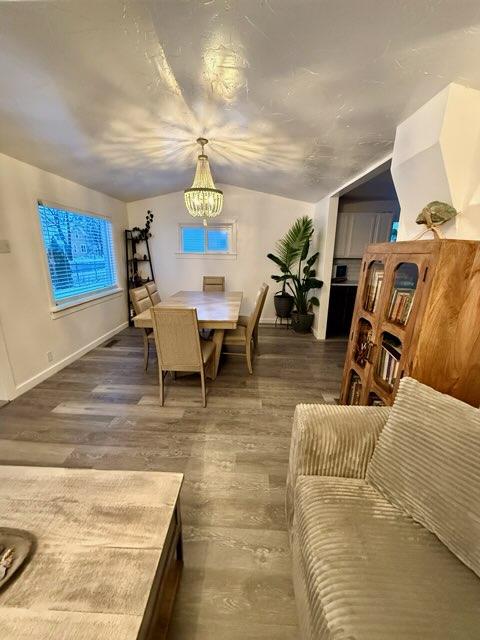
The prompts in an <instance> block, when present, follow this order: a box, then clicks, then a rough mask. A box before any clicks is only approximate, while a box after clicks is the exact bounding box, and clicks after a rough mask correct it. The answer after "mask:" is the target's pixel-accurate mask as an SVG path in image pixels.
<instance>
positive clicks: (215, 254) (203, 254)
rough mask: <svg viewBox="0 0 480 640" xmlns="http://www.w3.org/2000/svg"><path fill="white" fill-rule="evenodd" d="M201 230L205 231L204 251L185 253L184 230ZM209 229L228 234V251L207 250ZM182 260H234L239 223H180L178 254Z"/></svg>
mask: <svg viewBox="0 0 480 640" xmlns="http://www.w3.org/2000/svg"><path fill="white" fill-rule="evenodd" d="M185 228H199V229H203V230H204V239H203V251H184V249H183V245H182V235H183V229H185ZM208 229H222V230H226V231H227V232H228V238H229V247H228V251H209V250H208V248H207V231H208ZM176 255H177V257H180V258H220V259H221V258H232V257H233V258H234V257H235V256H236V255H237V223H236V221H235V220H233V221H229V222H226V221H224V222H217V223H215V222H212V223H210V224H208V225H204V224H203V223H202V222H179V223H178V250H177V253H176Z"/></svg>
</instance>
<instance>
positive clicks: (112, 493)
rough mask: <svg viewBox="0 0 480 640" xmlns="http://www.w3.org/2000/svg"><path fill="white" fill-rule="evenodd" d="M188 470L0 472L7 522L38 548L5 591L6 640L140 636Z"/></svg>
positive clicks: (1, 596)
mask: <svg viewBox="0 0 480 640" xmlns="http://www.w3.org/2000/svg"><path fill="white" fill-rule="evenodd" d="M182 481H183V475H182V474H181V473H162V472H142V471H97V470H92V469H63V468H52V467H44V468H41V467H22V466H1V467H0V513H1V522H2V526H8V527H16V528H20V529H27V530H28V531H30V532H31V533H33V534H34V535H35V536H36V538H37V549H36V551H35V553H34V555H33V557H32V558H31V560H30V562H29V563H28V565H27V566H26V567H25V569H24V570H23V572H22V573H21V574H20V575H19V577H18V579H15V580H14V581H13V582H12V583H11V584H10V585H9V586H8V587H7V588H6V589H4V590H3V591H1V592H0V638H2V640H23V639H29V640H30V639H31V638H35V640H47V639H48V640H51V639H54V638H55V639H57V638H58V639H60V638H65V639H67V638H68V639H69V640H94V639H95V640H103V639H105V640H106V639H107V638H108V639H111V638H115V640H135V639H136V638H137V637H138V634H139V630H140V627H141V624H142V620H143V617H144V613H145V609H146V606H147V602H148V599H149V596H150V592H151V589H152V584H153V582H154V578H155V575H156V572H157V567H158V565H159V559H160V557H161V555H162V550H163V547H164V543H165V540H166V536H167V532H168V530H169V526H170V523H171V520H172V517H173V514H174V512H175V506H176V504H177V499H178V496H179V492H180V488H181V485H182Z"/></svg>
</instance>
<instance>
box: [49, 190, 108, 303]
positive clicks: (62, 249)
mask: <svg viewBox="0 0 480 640" xmlns="http://www.w3.org/2000/svg"><path fill="white" fill-rule="evenodd" d="M38 213H39V216H40V226H41V230H42V237H43V244H44V248H45V254H46V258H47V263H48V271H49V275H50V285H51V291H52V298H53V300H54V302H55V304H56V305H58V304H63V303H66V302H68V301H70V300H72V301H77V300H81V299H82V298H84V297H85V298H86V297H89V296H91V295H92V294H94V293H99V292H105V293H107V292H108V290H109V289H114V288H116V286H117V274H116V269H115V253H114V247H113V239H112V223H111V221H110V220H108V219H107V218H102V217H100V216H95V215H93V214H88V213H80V212H78V211H71V210H69V209H65V208H63V207H61V208H60V207H58V206H51V205H48V204H45V203H44V202H41V201H39V202H38Z"/></svg>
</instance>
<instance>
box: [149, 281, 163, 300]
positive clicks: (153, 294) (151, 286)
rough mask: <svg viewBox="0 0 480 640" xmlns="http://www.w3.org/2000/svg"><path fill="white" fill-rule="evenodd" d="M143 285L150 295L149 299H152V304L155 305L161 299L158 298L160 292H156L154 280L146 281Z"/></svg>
mask: <svg viewBox="0 0 480 640" xmlns="http://www.w3.org/2000/svg"><path fill="white" fill-rule="evenodd" d="M145 287H146V289H147V292H148V295H149V296H150V300H151V301H152V305H153V306H155V305H156V304H159V303H160V302H161V301H162V299H161V298H160V294H159V293H158V289H157V285H156V284H155V281H154V280H152V281H151V282H147V284H146V285H145Z"/></svg>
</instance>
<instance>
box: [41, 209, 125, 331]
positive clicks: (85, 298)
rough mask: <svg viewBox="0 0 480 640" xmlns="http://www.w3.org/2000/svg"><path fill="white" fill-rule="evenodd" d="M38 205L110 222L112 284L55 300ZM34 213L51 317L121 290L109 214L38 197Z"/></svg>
mask: <svg viewBox="0 0 480 640" xmlns="http://www.w3.org/2000/svg"><path fill="white" fill-rule="evenodd" d="M39 206H46V207H50V208H52V209H60V210H62V211H68V212H70V213H72V214H74V215H75V214H78V215H81V216H89V217H92V218H101V219H103V220H106V221H107V222H109V223H110V234H111V248H112V256H111V259H112V264H113V267H114V272H115V273H114V275H115V282H114V284H113V285H112V286H109V287H103V288H102V289H94V290H92V291H88V292H84V293H81V294H78V295H76V296H70V297H68V298H65V299H64V300H58V301H57V300H55V294H54V288H53V283H52V275H51V273H50V265H49V262H48V251H47V246H46V244H45V237H44V234H43V227H42V221H41V218H40V211H39ZM35 214H36V219H37V225H38V233H39V236H40V238H39V240H40V249H41V252H42V260H43V267H44V275H45V281H46V286H47V290H48V296H49V301H50V313H51V316H52V318H54V319H55V318H58V317H62V316H63V315H67V314H69V313H72V312H73V311H76V309H74V307H82V308H85V307H87V306H91V305H93V304H98V303H99V302H102V299H103V298H107V297H110V296H113V295H115V294H116V295H118V294H120V293H122V292H123V288H122V287H121V286H120V285H119V273H118V261H117V252H116V246H115V227H114V224H113V220H112V218H111V216H109V215H103V214H100V213H96V212H93V211H85V210H83V209H79V208H78V207H72V206H69V205H65V204H60V203H59V202H52V201H51V200H46V199H44V198H38V199H37V200H36V201H35Z"/></svg>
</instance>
